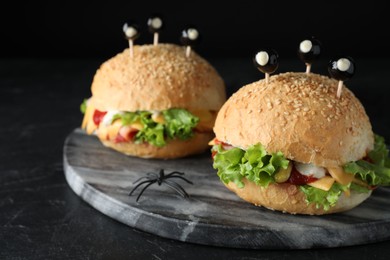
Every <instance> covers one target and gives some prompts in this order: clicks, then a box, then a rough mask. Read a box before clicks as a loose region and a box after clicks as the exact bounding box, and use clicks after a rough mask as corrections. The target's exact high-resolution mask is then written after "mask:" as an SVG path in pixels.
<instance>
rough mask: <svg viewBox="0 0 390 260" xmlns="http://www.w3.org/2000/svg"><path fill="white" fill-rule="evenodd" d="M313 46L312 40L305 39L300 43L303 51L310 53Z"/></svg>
mask: <svg viewBox="0 0 390 260" xmlns="http://www.w3.org/2000/svg"><path fill="white" fill-rule="evenodd" d="M312 47H313V43H312V42H311V41H309V40H304V41H302V42H301V44H300V45H299V49H300V50H301V52H303V53H308V52H309V51H310V50H311V48H312Z"/></svg>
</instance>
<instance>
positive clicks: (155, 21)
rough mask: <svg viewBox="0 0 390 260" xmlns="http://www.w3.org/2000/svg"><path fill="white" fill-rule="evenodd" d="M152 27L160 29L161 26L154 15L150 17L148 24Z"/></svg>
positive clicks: (160, 22)
mask: <svg viewBox="0 0 390 260" xmlns="http://www.w3.org/2000/svg"><path fill="white" fill-rule="evenodd" d="M150 25H151V26H152V27H153V28H154V29H160V28H161V26H162V21H161V19H160V18H159V17H155V18H153V19H152V22H151V24H150Z"/></svg>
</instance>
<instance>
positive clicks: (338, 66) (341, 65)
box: [328, 57, 355, 98]
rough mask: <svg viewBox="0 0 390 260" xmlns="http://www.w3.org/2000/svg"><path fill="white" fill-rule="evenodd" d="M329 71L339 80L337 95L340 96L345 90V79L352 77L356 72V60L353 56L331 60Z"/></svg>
mask: <svg viewBox="0 0 390 260" xmlns="http://www.w3.org/2000/svg"><path fill="white" fill-rule="evenodd" d="M328 71H329V74H330V76H331V77H332V78H335V79H337V80H338V81H339V84H338V87H337V97H338V98H340V96H341V92H342V91H343V81H346V80H348V79H350V78H352V76H353V75H354V74H355V62H354V60H353V59H352V58H351V57H338V58H336V59H332V60H330V61H329V64H328Z"/></svg>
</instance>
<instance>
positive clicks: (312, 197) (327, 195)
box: [299, 182, 350, 211]
mask: <svg viewBox="0 0 390 260" xmlns="http://www.w3.org/2000/svg"><path fill="white" fill-rule="evenodd" d="M349 186H350V185H341V184H339V183H337V182H335V183H334V184H333V185H332V187H331V188H330V190H329V191H324V190H321V189H318V188H314V187H312V186H309V185H302V186H300V187H299V188H300V189H301V191H302V192H303V193H304V194H305V195H306V202H307V203H308V204H310V203H314V204H315V205H316V208H317V209H319V208H321V207H322V208H323V209H324V210H325V211H327V210H329V209H330V208H331V207H333V206H334V205H336V203H337V201H338V200H339V198H340V196H341V193H342V192H343V191H345V190H347V189H348V188H349Z"/></svg>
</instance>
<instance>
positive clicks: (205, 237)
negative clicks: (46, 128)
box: [64, 129, 390, 249]
mask: <svg viewBox="0 0 390 260" xmlns="http://www.w3.org/2000/svg"><path fill="white" fill-rule="evenodd" d="M162 168H163V169H165V171H166V173H169V172H171V171H181V172H185V177H186V178H187V179H189V180H191V181H192V182H193V183H194V184H193V185H190V184H188V183H186V182H184V181H181V180H178V179H176V181H177V182H178V183H179V184H180V185H181V186H182V187H183V188H184V189H185V190H186V191H187V193H188V194H189V195H190V197H189V198H188V199H185V198H183V197H181V196H180V195H178V194H177V193H175V192H174V191H173V190H172V189H170V188H169V187H167V186H164V185H161V186H158V185H157V184H154V185H152V186H150V187H149V188H148V189H147V190H146V191H145V192H144V194H143V195H142V196H141V198H140V200H139V201H138V202H136V197H137V195H138V192H139V191H140V190H141V189H138V190H137V191H136V192H135V193H134V195H132V196H129V192H130V191H131V190H132V188H133V187H134V186H135V185H134V184H133V183H134V181H136V180H137V179H138V178H140V177H142V176H145V175H146V173H148V172H155V173H158V171H159V170H160V169H162ZM64 171H65V176H66V180H67V182H68V184H69V186H70V187H71V188H72V189H73V191H74V192H75V193H76V194H77V195H78V196H80V197H81V198H82V199H83V200H85V201H86V202H87V203H89V204H90V205H91V206H92V207H94V208H95V209H97V210H98V211H100V212H102V213H103V214H105V215H107V216H109V217H111V218H114V219H116V220H118V221H120V222H122V223H124V224H126V225H128V226H130V227H134V228H137V229H139V230H143V231H146V232H149V233H152V234H155V235H158V236H161V237H165V238H171V239H175V240H180V241H184V242H191V243H198V244H204V245H213V246H223V247H234V248H252V249H304V248H320V247H340V246H349V245H358V244H366V243H373V242H378V241H383V240H388V239H390V189H389V188H379V189H377V190H375V191H374V193H373V195H372V196H371V197H370V198H369V199H368V200H366V201H365V202H364V203H363V204H361V205H360V206H358V207H357V208H355V209H352V210H350V211H348V212H345V213H339V214H333V215H326V216H303V215H289V214H284V213H281V212H275V211H271V210H268V209H265V208H261V207H255V206H253V205H251V204H249V203H246V202H244V201H242V200H241V199H240V198H238V197H237V196H236V195H235V194H233V193H232V192H230V191H229V190H228V189H227V188H225V186H224V185H223V184H222V183H221V182H220V181H219V178H218V176H217V175H216V172H215V170H214V169H213V168H212V161H211V158H210V153H208V152H206V153H204V154H202V155H199V156H193V157H188V158H184V159H177V160H154V159H153V160H151V159H150V160H147V159H139V158H134V157H129V156H125V155H123V154H120V153H118V152H115V151H113V150H111V149H108V148H106V147H104V146H102V145H101V143H100V142H99V141H98V140H97V138H96V137H94V136H88V135H86V134H84V132H83V131H81V130H80V129H76V130H74V131H73V132H72V133H70V134H69V136H68V138H67V139H66V141H65V145H64Z"/></svg>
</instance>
